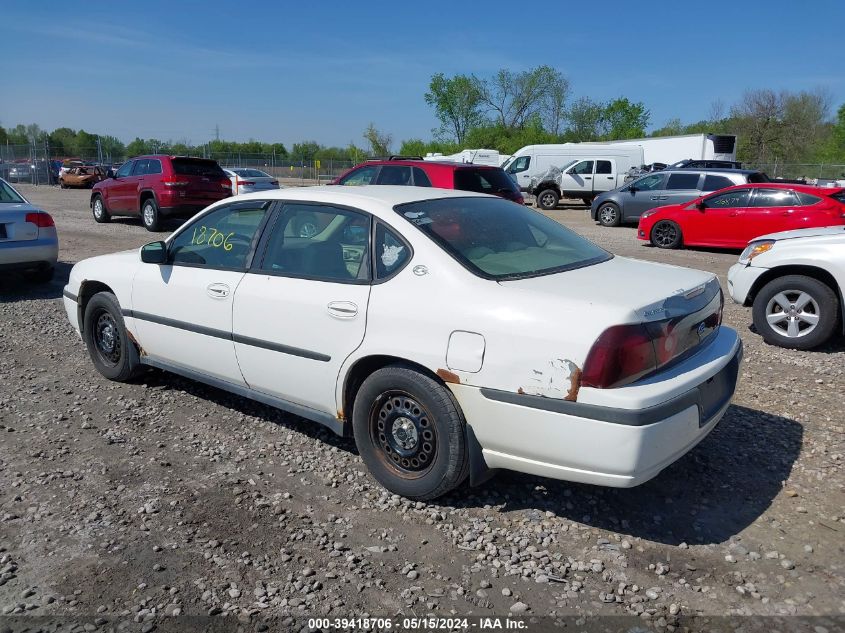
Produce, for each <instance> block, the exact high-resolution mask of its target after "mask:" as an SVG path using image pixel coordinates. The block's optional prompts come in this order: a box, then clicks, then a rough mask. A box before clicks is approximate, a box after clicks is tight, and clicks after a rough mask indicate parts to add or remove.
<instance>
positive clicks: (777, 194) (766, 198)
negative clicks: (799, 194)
mask: <svg viewBox="0 0 845 633" xmlns="http://www.w3.org/2000/svg"><path fill="white" fill-rule="evenodd" d="M751 206H752V207H795V206H798V199H797V198H796V197H795V194H794V193H792V192H791V191H789V190H786V189H757V191H755V192H754V198H753V199H752V201H751Z"/></svg>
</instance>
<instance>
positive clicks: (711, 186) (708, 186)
mask: <svg viewBox="0 0 845 633" xmlns="http://www.w3.org/2000/svg"><path fill="white" fill-rule="evenodd" d="M733 185H734V183H733V181H731V179H730V178H725V177H724V176H713V175H707V176H705V177H704V186H703V187H702V188H701V189H702V190H703V191H719V189H724V188H725V187H733Z"/></svg>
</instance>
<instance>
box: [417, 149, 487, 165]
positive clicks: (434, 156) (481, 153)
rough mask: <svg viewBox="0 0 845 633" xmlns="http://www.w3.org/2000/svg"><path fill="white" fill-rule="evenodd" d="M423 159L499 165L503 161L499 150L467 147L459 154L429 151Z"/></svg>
mask: <svg viewBox="0 0 845 633" xmlns="http://www.w3.org/2000/svg"><path fill="white" fill-rule="evenodd" d="M423 160H448V161H452V162H455V163H472V164H474V165H492V166H493V167H498V166H499V165H501V163H502V159H501V157H500V156H499V152H497V151H496V150H494V149H465V150H462V151H460V152H458V153H457V154H446V155H444V154H440V153H431V152H429V153H428V154H426V155H425V156H424V157H423Z"/></svg>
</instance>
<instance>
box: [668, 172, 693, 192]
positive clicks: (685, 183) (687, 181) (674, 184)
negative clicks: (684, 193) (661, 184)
mask: <svg viewBox="0 0 845 633" xmlns="http://www.w3.org/2000/svg"><path fill="white" fill-rule="evenodd" d="M698 178H699V175H698V174H697V173H695V172H693V173H691V174H669V181H668V182H667V183H666V189H697V188H698Z"/></svg>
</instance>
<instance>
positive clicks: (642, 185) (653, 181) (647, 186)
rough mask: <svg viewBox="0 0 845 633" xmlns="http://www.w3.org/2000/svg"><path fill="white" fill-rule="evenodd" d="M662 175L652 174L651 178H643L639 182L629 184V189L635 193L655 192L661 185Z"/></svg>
mask: <svg viewBox="0 0 845 633" xmlns="http://www.w3.org/2000/svg"><path fill="white" fill-rule="evenodd" d="M663 178H664V175H663V174H652V175H651V176H644V177H642V178H640V179H639V180H635V181H634V182H632V183H631V185H630V186H631V187H633V188H634V189H636V190H637V191H655V190H658V189H660V186H661V185H662V184H663Z"/></svg>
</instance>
